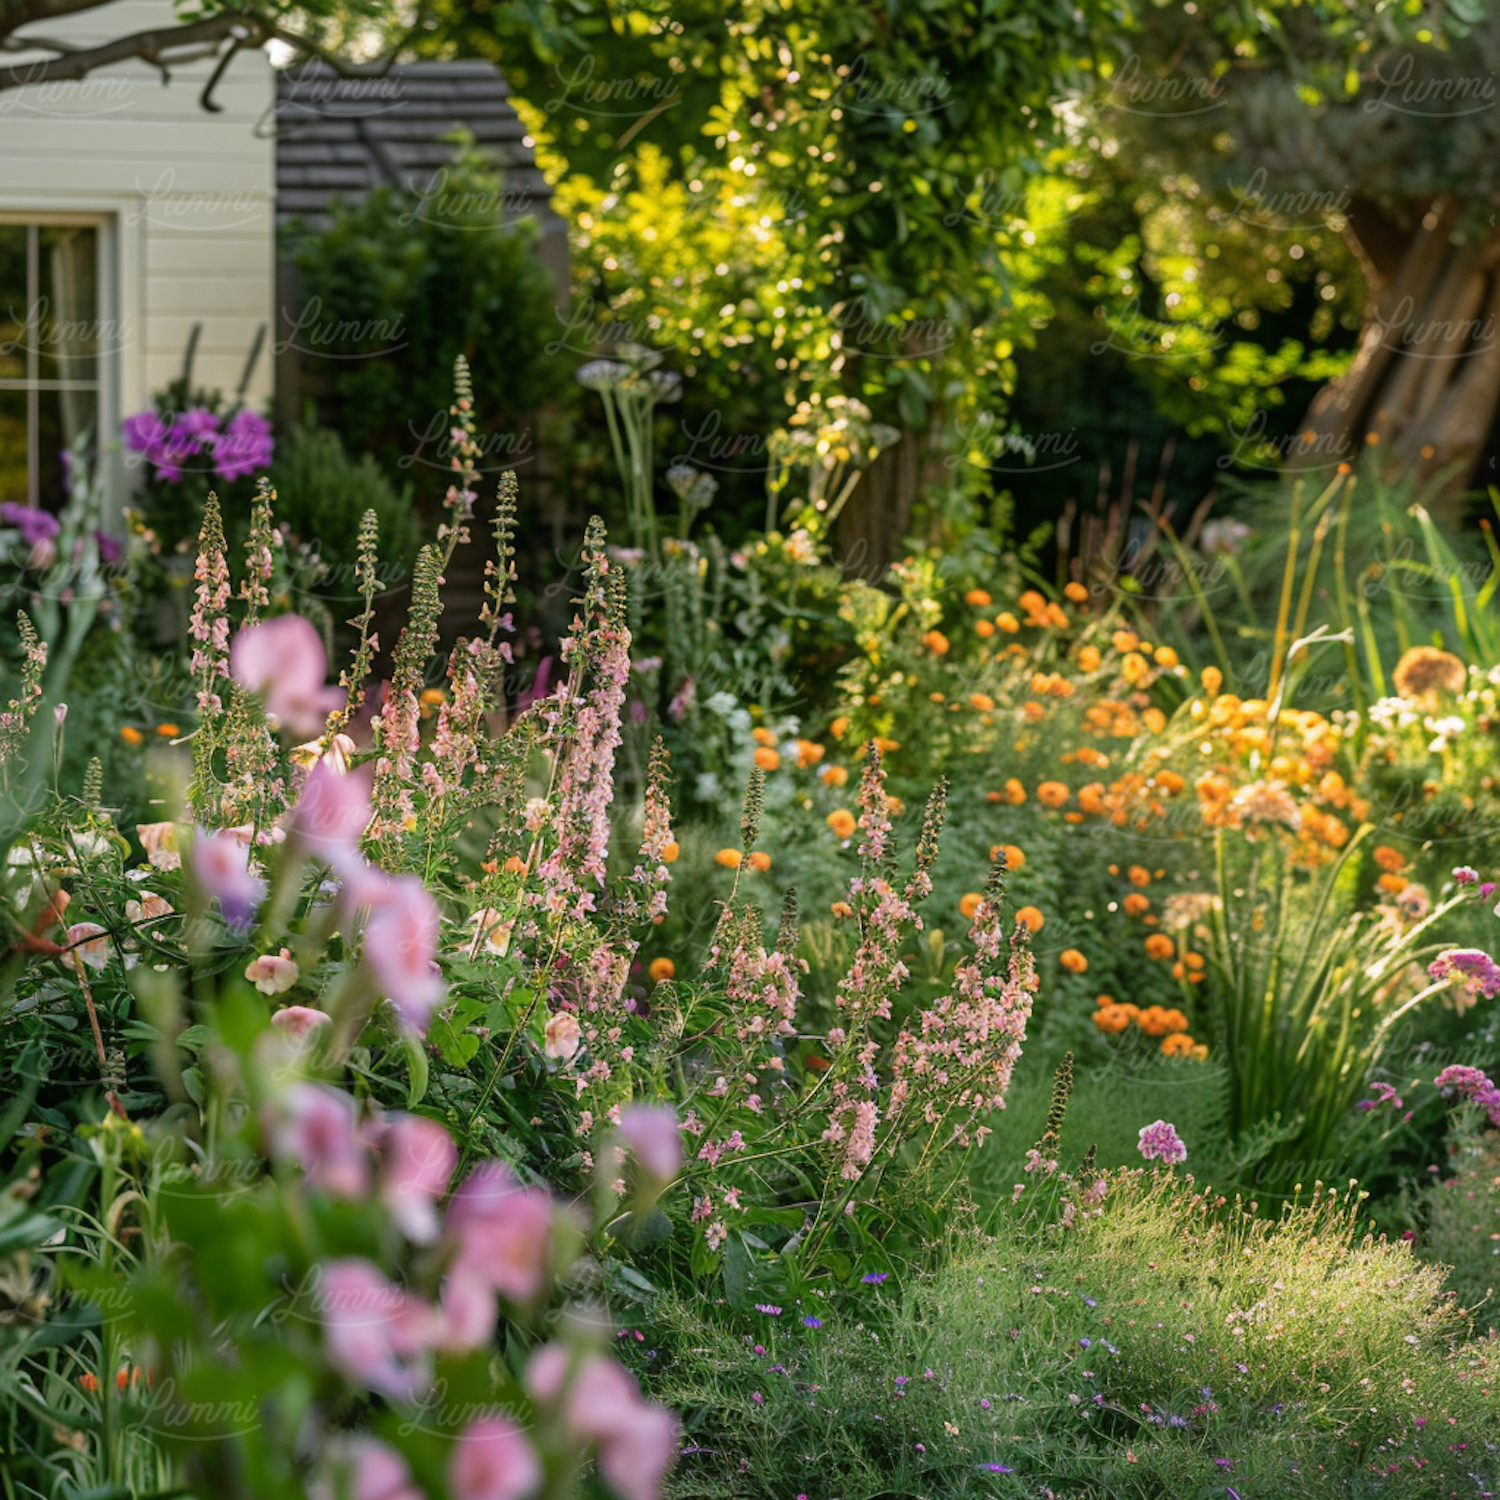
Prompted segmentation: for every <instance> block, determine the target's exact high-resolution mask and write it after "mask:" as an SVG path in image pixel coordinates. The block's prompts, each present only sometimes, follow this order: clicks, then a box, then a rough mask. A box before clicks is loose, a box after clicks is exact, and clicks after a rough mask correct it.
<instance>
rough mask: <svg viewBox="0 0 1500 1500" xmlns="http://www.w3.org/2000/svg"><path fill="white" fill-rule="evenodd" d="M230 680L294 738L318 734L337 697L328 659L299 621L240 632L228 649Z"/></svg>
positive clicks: (280, 620)
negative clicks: (262, 704) (254, 697)
mask: <svg viewBox="0 0 1500 1500" xmlns="http://www.w3.org/2000/svg"><path fill="white" fill-rule="evenodd" d="M229 670H230V673H231V674H232V675H233V677H234V680H235V681H236V682H237V683H239V685H240V686H241V687H242V688H244V689H245V691H246V692H250V693H254V694H256V695H257V696H258V697H260V698H262V699H263V700H264V702H265V706H266V713H267V714H269V715H270V717H271V718H272V719H274V720H275V721H276V723H277V725H278V726H279V727H281V728H284V729H286V730H288V731H290V732H291V733H292V734H294V735H296V736H298V737H299V738H302V739H306V738H309V737H311V736H312V735H315V734H318V733H319V732H320V731H321V730H322V729H323V726H324V724H325V723H326V721H327V719H328V715H329V714H330V713H332V712H333V710H334V709H335V708H337V707H338V706H339V704H340V703H342V702H343V701H344V694H343V691H342V690H341V689H339V688H335V687H329V686H328V685H327V681H328V653H327V652H326V651H325V650H324V649H323V638H322V636H320V635H319V634H318V632H317V629H316V628H315V627H314V626H313V625H311V624H310V623H309V622H308V621H307V620H304V619H303V618H302V616H301V615H277V616H276V617H275V618H274V619H271V620H262V621H260V622H259V623H258V624H255V625H249V626H246V628H245V629H243V630H242V631H240V633H239V634H238V635H237V636H235V638H234V644H233V645H232V646H231V647H230V648H229Z"/></svg>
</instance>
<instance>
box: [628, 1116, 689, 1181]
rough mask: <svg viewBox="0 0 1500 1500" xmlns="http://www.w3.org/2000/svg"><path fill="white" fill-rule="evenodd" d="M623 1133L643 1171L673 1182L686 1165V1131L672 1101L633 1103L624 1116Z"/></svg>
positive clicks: (659, 1178) (658, 1178) (659, 1179)
mask: <svg viewBox="0 0 1500 1500" xmlns="http://www.w3.org/2000/svg"><path fill="white" fill-rule="evenodd" d="M620 1134H621V1136H622V1137H624V1140H625V1144H626V1145H627V1146H629V1147H630V1149H631V1150H632V1151H633V1152H635V1159H636V1160H637V1161H638V1162H639V1163H640V1164H641V1170H642V1171H644V1172H646V1173H647V1174H648V1175H650V1176H651V1177H653V1178H655V1179H656V1181H657V1182H670V1181H671V1180H672V1178H673V1177H675V1176H676V1175H677V1171H678V1168H680V1167H681V1166H682V1132H681V1130H680V1129H679V1128H678V1124H677V1111H676V1110H674V1109H673V1108H672V1106H671V1105H670V1104H632V1105H630V1106H629V1107H628V1108H627V1109H625V1110H623V1111H622V1112H621V1115H620Z"/></svg>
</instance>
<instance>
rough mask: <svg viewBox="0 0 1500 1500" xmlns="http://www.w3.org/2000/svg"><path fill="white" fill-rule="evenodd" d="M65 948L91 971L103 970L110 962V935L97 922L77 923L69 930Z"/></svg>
mask: <svg viewBox="0 0 1500 1500" xmlns="http://www.w3.org/2000/svg"><path fill="white" fill-rule="evenodd" d="M64 946H65V947H67V948H70V949H72V950H73V953H74V954H76V955H77V956H78V958H79V959H81V960H82V961H83V962H84V963H86V964H87V965H88V966H89V968H91V969H102V968H103V967H104V966H105V964H107V963H108V962H109V934H108V933H107V932H106V931H105V930H104V928H102V927H101V926H100V925H99V924H98V923H97V922H75V923H74V924H73V925H72V926H71V927H70V928H68V931H67V934H66V937H65V940H64Z"/></svg>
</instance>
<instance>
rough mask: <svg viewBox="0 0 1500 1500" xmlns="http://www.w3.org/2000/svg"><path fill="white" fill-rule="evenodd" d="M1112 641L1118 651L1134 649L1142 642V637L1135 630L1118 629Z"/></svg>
mask: <svg viewBox="0 0 1500 1500" xmlns="http://www.w3.org/2000/svg"><path fill="white" fill-rule="evenodd" d="M1110 643H1111V644H1112V645H1113V646H1114V648H1115V650H1116V651H1134V650H1135V648H1136V647H1137V646H1139V645H1140V643H1141V638H1140V636H1138V635H1137V634H1136V633H1135V631H1133V630H1117V631H1115V633H1114V634H1113V635H1112V636H1111V637H1110Z"/></svg>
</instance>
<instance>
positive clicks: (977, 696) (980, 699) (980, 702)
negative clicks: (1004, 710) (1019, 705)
mask: <svg viewBox="0 0 1500 1500" xmlns="http://www.w3.org/2000/svg"><path fill="white" fill-rule="evenodd" d="M969 702H970V703H972V704H973V705H974V707H975V708H977V709H978V710H979V711H980V713H983V714H987V713H989V712H991V711H992V710H993V708H994V707H995V700H994V699H993V698H991V697H990V695H989V694H988V693H970V694H969Z"/></svg>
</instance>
